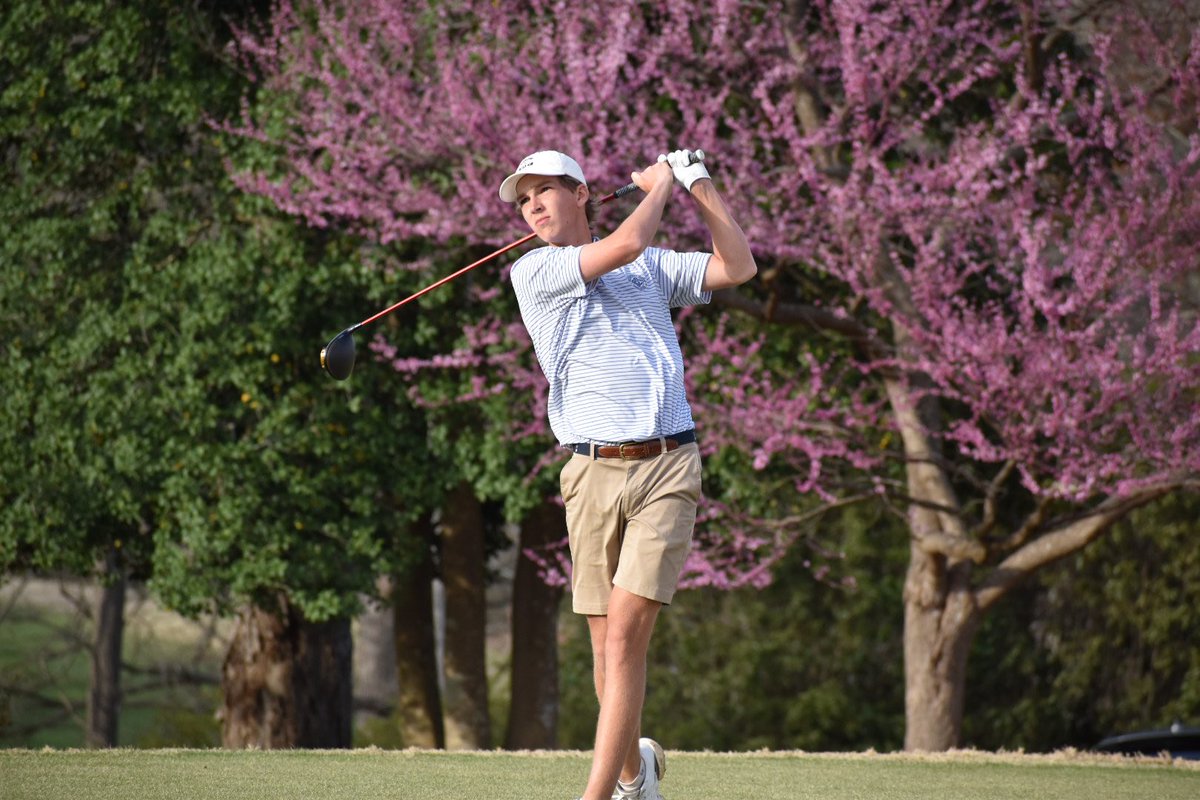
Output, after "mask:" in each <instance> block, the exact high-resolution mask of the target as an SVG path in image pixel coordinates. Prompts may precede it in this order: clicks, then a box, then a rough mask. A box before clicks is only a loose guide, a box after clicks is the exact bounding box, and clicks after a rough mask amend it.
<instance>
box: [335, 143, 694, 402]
mask: <svg viewBox="0 0 1200 800" xmlns="http://www.w3.org/2000/svg"><path fill="white" fill-rule="evenodd" d="M703 160H704V151H703V150H696V151H695V152H693V153H692V158H691V163H693V164H695V163H696V162H699V161H703ZM637 188H638V187H637V184H635V183H630V184H627V185H625V186H622V187H621V188H620V189H617V190H616V191H615V192H613V193H612V194H608V195H605V196H604V197H601V198H600V200H599V201H598V202H599V204H600V205H604V204H605V203H607V202H609V201H610V200H615V199H617V198H618V197H624V196H625V195H627V194H629V193H630V192H632V191H634V190H636V189H637ZM535 236H537V234H536V233H530V234H529V235H527V236H522V237H521V238H520V239H518V240H516V241H515V242H512V243H511V244H506V245H505V246H504V247H501V248H500V249H499V250H496V251H494V252H491V253H488V254H487V255H486V256H484V257H483V258H481V259H479V260H478V261H476V262H474V263H472V264H468V265H467V266H465V267H463V268H462V269H460V270H459V271H458V272H455V273H453V274H451V275H447V276H446V277H444V278H442V279H441V280H439V281H437V282H436V283H431V284H430V285H428V286H426V287H425V288H424V289H421V290H420V291H419V292H417V293H415V294H412V295H409V296H408V297H406V298H404V299H403V300H401V301H400V302H398V303H396V304H394V305H391V306H388V307H387V308H385V309H384V310H383V311H380V312H379V313H378V314H375V315H374V316H371V317H368V318H367V319H364V320H363V321H362V322H360V323H358V324H357V325H351V326H350V327H349V328H346V330H344V331H342V332H341V333H339V334H338V335H337V336H334V337H333V338H332V339H330V340H329V344H327V345H325V347H324V348H323V349H322V350H321V368H322V369H324V370H325V371H326V372H328V373H329V374H330V375H332V376H333V378H334V379H335V380H339V381H344V380H346V378H349V377H350V373H351V372H352V371H353V370H354V358H355V352H354V332H355V331H356V330H358V329H359V328H361V327H363V326H364V325H370V324H371V323H372V322H374V321H375V320H377V319H379V318H380V317H384V316H387V315H388V314H390V313H392V312H393V311H395V310H396V309H398V308H400V307H401V306H403V305H405V304H406V303H411V302H412V301H413V300H416V299H417V298H418V297H421V296H422V295H424V294H426V293H428V292H432V291H433V290H434V289H436V288H438V287H439V286H441V285H443V284H445V283H449V282H450V281H452V280H454V279H455V278H457V277H458V276H459V275H463V274H465V273H467V272H470V271H471V270H473V269H475V268H476V267H478V266H480V265H481V264H486V263H487V262H489V261H491V260H492V259H493V258H496V257H498V256H502V255H504V254H505V253H507V252H508V251H509V250H512V249H513V248H515V247H520V246H521V245H523V244H525V243H526V242H528V241H529V240H530V239H532V238H534V237H535Z"/></svg>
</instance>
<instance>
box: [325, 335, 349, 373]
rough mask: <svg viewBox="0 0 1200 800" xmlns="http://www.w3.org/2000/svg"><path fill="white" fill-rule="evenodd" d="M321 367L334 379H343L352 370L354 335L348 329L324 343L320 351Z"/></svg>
mask: <svg viewBox="0 0 1200 800" xmlns="http://www.w3.org/2000/svg"><path fill="white" fill-rule="evenodd" d="M321 368H322V369H324V370H325V371H326V372H328V373H329V374H330V375H332V376H333V378H334V380H339V381H344V380H346V378H349V377H350V373H351V372H353V371H354V335H353V334H351V333H350V331H348V330H347V331H342V332H341V333H339V334H338V335H337V336H335V337H333V338H332V339H330V340H329V344H327V345H325V349H324V350H322V351H321Z"/></svg>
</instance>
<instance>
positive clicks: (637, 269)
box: [621, 261, 650, 290]
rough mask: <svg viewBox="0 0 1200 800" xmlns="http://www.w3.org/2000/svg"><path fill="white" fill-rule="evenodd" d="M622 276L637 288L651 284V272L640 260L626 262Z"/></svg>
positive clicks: (643, 287)
mask: <svg viewBox="0 0 1200 800" xmlns="http://www.w3.org/2000/svg"><path fill="white" fill-rule="evenodd" d="M621 277H622V278H624V279H625V280H627V281H629V282H630V283H632V284H633V286H634V288H635V289H638V290H642V289H645V288H646V287H647V286H649V285H650V274H649V272H648V271H647V270H646V268H645V267H644V266H642V265H641V264H640V263H638V262H636V261H635V262H634V263H632V264H626V265H625V266H624V267H622V268H621Z"/></svg>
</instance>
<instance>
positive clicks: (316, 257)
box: [0, 0, 438, 746]
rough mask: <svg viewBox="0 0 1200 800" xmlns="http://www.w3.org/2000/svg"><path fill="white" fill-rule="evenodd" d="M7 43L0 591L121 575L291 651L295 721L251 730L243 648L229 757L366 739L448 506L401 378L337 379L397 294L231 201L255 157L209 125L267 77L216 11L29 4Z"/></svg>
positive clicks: (229, 715)
mask: <svg viewBox="0 0 1200 800" xmlns="http://www.w3.org/2000/svg"><path fill="white" fill-rule="evenodd" d="M0 25H3V28H2V29H0V40H2V41H4V42H5V49H4V53H3V56H0V58H2V63H0V71H2V72H3V75H4V76H5V77H4V78H3V81H4V84H3V92H2V93H0V137H2V139H0V141H2V142H3V149H2V150H0V158H2V159H3V161H2V162H0V163H2V164H3V170H4V180H3V181H2V182H0V183H2V184H3V185H2V186H0V214H2V215H3V217H2V219H3V224H4V229H5V231H4V234H5V235H4V236H3V237H0V239H2V240H3V241H2V242H0V248H3V249H2V250H0V256H2V260H3V263H2V264H0V293H2V297H0V347H2V348H3V355H4V356H5V358H6V359H7V360H8V361H9V362H10V363H11V364H12V369H11V370H9V371H8V372H7V375H6V378H5V381H4V389H5V391H4V392H2V393H0V394H2V396H3V399H2V400H0V414H2V415H3V416H2V417H0V423H3V433H0V463H2V464H3V466H2V467H0V500H2V501H3V508H0V569H3V570H4V571H9V570H16V569H22V570H24V569H37V570H63V571H67V572H71V573H76V574H84V575H86V574H93V573H94V572H96V571H97V569H98V567H97V565H103V564H108V565H110V566H108V567H105V568H104V569H108V570H110V571H111V572H112V575H113V577H112V579H111V580H112V582H114V583H117V582H119V580H120V578H121V576H123V575H125V574H127V573H128V574H133V575H134V576H136V577H138V578H147V579H149V581H150V585H151V586H152V587H153V589H154V590H155V591H156V593H157V594H158V596H159V597H160V598H162V599H163V600H164V601H165V602H166V603H167V604H168V605H170V606H171V607H174V608H176V609H179V610H181V611H183V612H184V613H197V612H200V611H215V612H217V613H222V614H228V613H232V612H233V611H234V610H239V611H240V613H241V619H242V621H243V627H242V629H241V631H242V632H243V633H245V632H246V631H247V629H246V627H245V626H246V625H248V624H258V625H259V631H260V632H262V633H271V632H274V633H275V634H276V638H275V640H274V641H275V642H276V645H275V646H271V647H267V648H265V650H264V655H269V657H274V658H278V659H279V660H277V661H276V662H275V663H279V664H285V665H286V666H287V668H288V670H289V672H288V676H289V688H288V690H287V691H286V692H283V693H280V695H279V696H278V697H273V698H272V702H273V703H275V704H276V706H277V710H278V709H282V710H283V711H284V712H286V713H284V715H283V716H285V717H287V718H288V719H289V720H290V722H289V723H288V724H287V725H285V726H283V727H282V728H279V729H277V730H268V729H267V728H266V727H265V726H259V727H257V728H254V730H253V731H249V730H248V729H242V730H241V731H231V730H230V728H231V727H232V723H231V722H230V720H234V719H238V720H243V721H246V720H249V719H250V717H252V716H253V714H252V713H251V712H246V705H245V704H246V703H249V702H250V701H251V700H252V699H253V698H250V697H248V696H247V695H245V694H244V693H243V694H238V693H236V692H231V691H230V690H229V689H230V687H232V686H240V687H242V688H243V689H246V688H248V687H249V684H248V683H247V681H246V680H245V675H247V674H249V673H250V671H248V670H247V669H246V668H247V667H248V666H249V665H250V664H251V663H253V658H254V656H253V655H252V654H249V653H248V651H247V650H246V648H245V647H244V646H243V645H244V643H245V639H244V637H239V640H238V642H236V643H235V648H234V651H231V657H230V658H229V659H228V660H227V662H226V667H225V679H226V692H225V696H226V699H225V702H226V720H227V725H226V727H227V730H226V741H227V742H246V741H254V742H256V743H258V744H260V745H262V746H276V745H302V744H305V743H310V742H318V743H326V744H348V743H349V729H348V720H349V702H348V694H345V693H343V692H342V688H343V687H348V686H349V680H348V678H349V673H348V668H349V650H348V644H349V638H348V631H349V623H348V619H349V616H350V615H351V614H353V613H354V611H355V610H356V608H357V603H358V597H359V595H360V594H361V593H363V592H372V591H373V590H374V586H375V578H376V577H377V576H378V575H379V574H380V573H381V572H389V571H392V570H397V569H402V568H403V566H404V565H405V564H406V563H407V561H408V560H409V559H411V558H412V556H413V552H414V550H416V549H418V548H417V547H415V546H412V540H410V539H409V538H407V537H406V536H405V535H404V533H405V531H406V526H407V525H408V523H409V522H410V521H411V520H412V519H414V518H416V517H417V516H418V515H420V514H421V513H422V512H423V511H425V510H426V509H427V507H428V506H429V504H431V503H436V502H437V500H438V496H437V492H436V488H433V489H431V486H434V484H433V483H431V482H430V481H428V480H427V477H428V476H429V471H428V470H427V467H428V459H427V458H426V457H425V440H426V436H425V431H424V428H423V422H422V421H421V418H420V415H419V414H414V413H413V412H412V409H411V406H410V405H409V403H408V401H407V400H406V399H405V398H404V397H403V396H397V395H396V392H395V391H394V385H393V384H394V382H393V383H385V382H383V381H372V380H371V376H370V374H368V375H365V376H363V377H364V378H365V380H359V381H356V384H355V387H354V391H353V393H351V392H350V391H348V390H347V389H346V387H342V386H338V385H335V384H333V383H332V382H330V381H328V380H327V379H326V378H325V377H324V376H323V375H322V373H321V372H320V369H319V366H318V363H317V357H316V356H317V349H318V347H319V343H320V342H321V341H324V339H325V338H327V336H328V332H329V331H330V330H331V329H336V326H337V325H339V324H344V320H346V319H350V318H355V317H356V316H357V315H359V314H360V312H361V310H362V308H363V304H364V303H367V304H371V303H374V302H378V301H379V300H380V299H381V297H380V295H381V294H382V293H384V292H386V291H388V289H389V287H386V286H380V285H379V281H378V278H377V276H374V275H371V276H370V280H369V281H368V271H367V270H366V269H365V268H364V266H363V261H364V259H363V258H362V254H361V252H360V251H359V246H358V245H357V244H355V243H354V242H352V241H349V240H347V239H345V238H341V237H333V236H329V235H327V234H324V233H322V232H319V231H308V230H304V229H301V228H298V227H297V226H296V225H295V224H293V223H290V222H286V221H282V220H280V219H279V218H278V216H277V215H276V214H274V213H273V212H269V211H268V210H267V209H266V208H265V207H264V206H263V204H262V203H261V202H257V201H251V200H247V199H245V198H244V197H243V196H242V195H241V194H240V193H239V192H237V191H236V190H235V189H234V188H233V187H232V186H231V185H230V183H229V182H228V180H227V179H226V177H225V168H224V162H225V160H226V159H227V158H254V157H255V155H254V153H253V152H252V150H251V149H250V148H245V149H244V150H240V151H236V152H235V151H233V150H231V149H229V148H227V147H226V145H225V143H224V141H223V140H222V137H221V136H220V135H219V132H217V131H215V129H214V128H213V127H212V126H211V123H210V119H211V115H220V114H222V113H228V112H231V111H232V109H233V108H234V107H235V106H236V103H237V100H238V98H239V97H240V95H241V91H242V86H243V80H244V79H243V76H241V75H240V74H239V73H238V72H237V71H236V69H234V68H233V65H232V64H231V63H230V62H229V61H228V60H227V58H226V57H225V55H224V54H223V53H224V51H223V46H222V42H223V41H224V39H225V37H226V36H227V35H228V32H227V31H225V30H224V29H223V28H222V22H221V20H220V19H219V18H218V12H217V11H210V10H207V9H205V10H201V9H200V8H199V7H179V6H177V5H176V4H172V3H166V2H157V1H156V0H145V2H139V3H135V4H127V5H122V6H116V7H114V6H113V5H112V4H110V3H105V2H100V1H99V0H80V1H79V2H72V3H63V4H53V5H51V6H45V5H43V4H41V3H33V2H23V3H17V4H15V6H14V8H13V9H12V11H11V12H10V13H6V15H5V17H4V20H3V22H2V23H0ZM370 287H375V288H374V289H372V288H370ZM376 293H378V294H376ZM117 631H118V638H119V628H118V629H117ZM99 650H100V648H99V647H97V651H99ZM268 651H269V653H268ZM106 652H109V653H116V654H118V656H119V652H120V648H119V642H118V645H117V646H116V647H115V648H113V647H108V648H107V651H106ZM235 656H237V657H235ZM322 680H323V681H325V683H323V684H322V683H321V681H322ZM330 687H333V688H336V689H337V690H338V691H331V690H329V689H330ZM346 691H347V692H348V689H346ZM112 694H113V695H114V696H117V697H119V691H115V692H113V693H112ZM306 698H307V699H309V700H313V698H315V701H314V702H312V703H306V702H304V700H305V699H306ZM333 698H337V699H338V701H339V702H338V703H332V702H331V700H332V699H333ZM330 707H336V710H334V711H328V709H329V708H330ZM309 708H311V709H316V710H317V711H316V712H313V713H308V712H306V711H305V709H309ZM259 722H261V720H259ZM247 724H248V725H250V726H252V725H253V724H255V723H254V722H253V721H251V722H248V723H247Z"/></svg>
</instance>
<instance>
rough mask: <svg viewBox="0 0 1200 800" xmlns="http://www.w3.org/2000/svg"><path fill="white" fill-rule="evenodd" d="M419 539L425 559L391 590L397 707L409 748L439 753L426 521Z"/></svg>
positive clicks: (442, 736)
mask: <svg viewBox="0 0 1200 800" xmlns="http://www.w3.org/2000/svg"><path fill="white" fill-rule="evenodd" d="M417 534H418V535H419V536H420V537H421V539H422V540H423V541H424V542H425V547H424V549H423V551H422V557H421V559H420V561H418V562H417V563H416V564H414V565H413V566H412V567H411V568H410V569H409V570H408V571H407V572H405V573H403V574H402V575H399V576H398V577H397V578H396V580H395V581H394V582H393V585H392V614H393V621H394V625H393V629H394V632H395V644H396V675H397V680H398V683H399V695H398V696H397V701H396V705H397V708H398V710H399V716H400V735H401V737H402V738H403V740H404V744H405V745H406V746H408V747H425V748H435V747H436V748H441V747H445V746H446V734H445V729H444V728H443V725H442V695H441V691H440V690H439V688H438V665H437V645H436V642H435V637H434V633H433V562H432V552H431V549H432V545H433V530H432V526H431V525H430V524H429V521H428V520H425V521H423V522H422V523H420V527H419V528H418V530H417Z"/></svg>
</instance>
